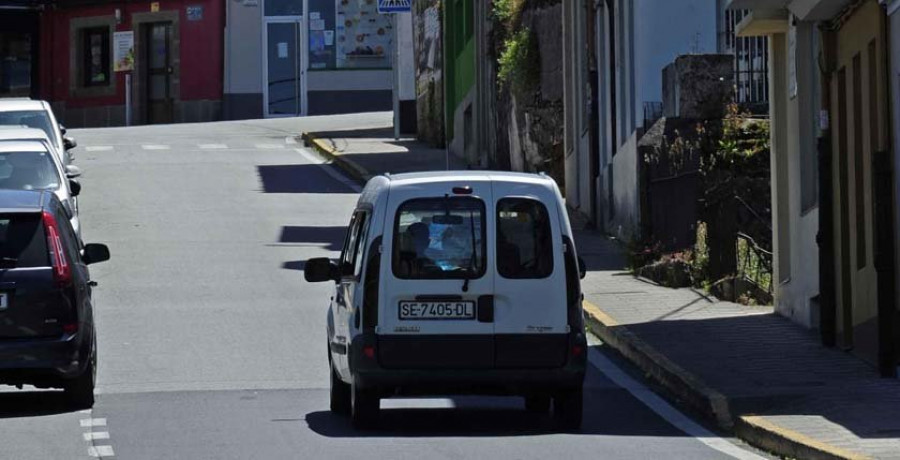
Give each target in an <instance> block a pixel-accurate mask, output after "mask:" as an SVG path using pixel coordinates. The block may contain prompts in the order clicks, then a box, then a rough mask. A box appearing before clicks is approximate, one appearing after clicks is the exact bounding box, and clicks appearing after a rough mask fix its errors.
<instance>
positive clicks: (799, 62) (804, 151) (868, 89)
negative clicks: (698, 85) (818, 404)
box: [731, 0, 900, 375]
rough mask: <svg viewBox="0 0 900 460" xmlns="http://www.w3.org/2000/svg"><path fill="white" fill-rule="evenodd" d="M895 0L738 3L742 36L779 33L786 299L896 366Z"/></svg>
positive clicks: (778, 180) (777, 212) (835, 340)
mask: <svg viewBox="0 0 900 460" xmlns="http://www.w3.org/2000/svg"><path fill="white" fill-rule="evenodd" d="M885 3H886V2H879V1H878V0H846V1H813V0H809V1H801V0H793V1H770V2H759V1H745V0H733V1H732V3H731V7H732V8H751V9H752V12H751V13H750V15H748V16H747V17H746V18H745V19H744V20H743V21H742V23H741V25H740V26H739V28H740V30H741V33H742V34H743V35H746V36H757V35H766V36H768V37H769V68H770V72H769V86H770V116H771V120H772V134H771V135H772V140H771V144H772V157H771V158H772V160H771V161H772V190H773V193H772V206H773V216H774V218H773V230H774V231H773V233H774V235H773V237H774V240H775V244H774V248H775V267H774V268H775V279H776V280H777V281H778V284H777V288H776V293H775V298H776V308H777V309H778V311H779V312H780V313H782V314H784V315H785V316H788V317H791V318H793V319H795V320H796V321H798V322H800V323H802V324H805V325H807V326H810V327H815V328H818V329H819V330H820V331H821V334H822V338H823V341H824V342H825V343H826V344H835V345H838V346H840V347H842V348H845V349H848V350H853V352H854V353H855V354H857V355H859V356H860V357H862V358H863V359H866V360H868V361H870V362H872V363H873V364H877V365H878V366H879V368H881V370H882V373H884V374H885V375H891V374H896V365H897V353H896V350H897V349H898V347H897V344H898V343H900V327H898V326H900V325H898V317H900V315H898V313H897V303H896V298H897V292H896V284H897V283H896V275H895V274H896V273H897V271H896V260H897V258H896V257H894V256H895V255H896V248H895V246H896V245H895V243H894V242H895V241H896V233H895V232H894V230H893V229H892V228H891V227H894V225H895V223H896V222H897V220H896V219H897V217H896V214H897V212H896V201H895V194H896V188H895V187H896V185H894V184H895V183H896V181H895V180H894V179H893V177H892V174H891V170H892V169H895V168H896V164H894V165H893V168H892V167H891V166H892V163H895V162H896V159H895V156H894V155H895V154H891V150H892V149H895V147H894V146H892V145H891V138H892V135H891V125H890V123H889V120H890V116H889V113H890V102H889V101H890V100H891V99H890V97H889V96H890V93H891V92H892V91H890V87H889V84H888V81H889V76H890V75H894V74H893V73H889V71H888V70H887V69H888V65H889V59H888V56H889V49H890V47H889V35H888V27H887V22H888V21H887V18H888V16H887V13H886V4H885ZM895 46H896V45H895ZM891 190H894V193H891ZM815 241H818V247H817V246H816V245H815V244H814V243H813V242H815Z"/></svg>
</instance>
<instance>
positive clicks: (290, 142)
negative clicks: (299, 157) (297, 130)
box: [284, 136, 297, 145]
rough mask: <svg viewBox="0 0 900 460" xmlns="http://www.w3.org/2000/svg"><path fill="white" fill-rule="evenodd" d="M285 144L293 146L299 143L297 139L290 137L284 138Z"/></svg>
mask: <svg viewBox="0 0 900 460" xmlns="http://www.w3.org/2000/svg"><path fill="white" fill-rule="evenodd" d="M284 143H285V144H288V145H293V144H296V143H297V139H296V138H294V136H288V137H285V138H284Z"/></svg>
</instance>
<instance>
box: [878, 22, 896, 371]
mask: <svg viewBox="0 0 900 460" xmlns="http://www.w3.org/2000/svg"><path fill="white" fill-rule="evenodd" d="M881 8H882V10H881V14H879V19H880V20H881V24H880V25H881V27H880V29H881V30H882V31H883V34H884V35H883V36H884V38H885V40H884V42H885V43H886V46H883V47H882V49H883V50H884V51H883V55H882V62H883V68H884V69H885V71H884V73H883V74H882V77H883V78H885V79H886V80H885V82H887V85H886V86H887V91H888V97H887V98H885V99H884V100H886V101H890V100H891V98H890V96H891V90H890V87H891V84H890V81H891V73H890V70H888V69H889V65H890V57H889V56H890V54H889V51H888V48H889V47H890V45H889V43H890V29H889V25H888V21H887V10H886V9H884V8H885V5H881ZM888 107H889V108H890V103H888ZM887 112H888V120H887V122H888V126H893V125H891V124H890V122H891V115H890V112H891V111H890V110H888V111H887ZM888 132H889V133H890V132H891V129H888ZM875 141H876V139H873V140H872V142H875ZM887 142H888V145H887V146H885V149H884V150H883V151H880V152H874V155H873V159H872V163H873V164H872V168H873V169H872V171H873V172H874V174H873V175H874V176H875V177H874V181H875V183H874V184H873V187H874V189H873V193H874V195H873V196H874V197H875V203H874V208H875V209H874V211H875V212H874V214H875V272H876V276H877V283H876V284H877V296H878V370H879V373H880V374H881V376H882V377H886V378H896V377H897V351H896V350H895V345H896V344H895V340H896V339H895V334H897V333H898V331H897V330H896V328H897V310H896V280H895V278H894V273H895V272H894V254H895V253H894V251H895V247H894V207H895V203H894V200H893V197H894V194H893V189H894V187H893V185H894V177H893V176H894V174H893V168H892V166H893V164H892V163H893V161H892V158H891V150H892V149H891V147H890V146H891V145H892V144H891V142H892V139H891V135H890V134H889V135H888V136H887Z"/></svg>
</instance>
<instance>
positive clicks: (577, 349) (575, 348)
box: [572, 343, 584, 356]
mask: <svg viewBox="0 0 900 460" xmlns="http://www.w3.org/2000/svg"><path fill="white" fill-rule="evenodd" d="M583 353H584V347H582V346H581V344H577V343H576V344H575V345H572V356H581V355H582V354H583Z"/></svg>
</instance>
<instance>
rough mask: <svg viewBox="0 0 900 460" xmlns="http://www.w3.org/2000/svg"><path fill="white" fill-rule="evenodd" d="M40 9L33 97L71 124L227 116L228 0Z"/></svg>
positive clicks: (68, 3) (69, 1) (75, 2)
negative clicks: (224, 110) (223, 110)
mask: <svg viewBox="0 0 900 460" xmlns="http://www.w3.org/2000/svg"><path fill="white" fill-rule="evenodd" d="M37 14H38V15H39V31H38V38H37V40H36V41H37V47H38V50H39V51H38V53H37V55H38V59H37V61H38V62H36V63H34V64H35V65H34V67H33V68H34V69H35V70H36V72H37V78H36V79H35V80H36V88H34V90H33V91H32V96H33V97H39V98H41V99H46V100H48V101H50V102H51V104H52V105H53V107H54V111H55V112H56V113H57V116H58V117H59V118H60V119H61V120H63V123H65V124H66V125H67V126H68V127H96V126H122V125H125V124H126V123H127V122H130V123H131V124H153V123H173V122H174V123H178V122H201V121H211V120H218V119H221V101H222V78H223V77H222V76H223V31H224V19H225V18H224V14H225V11H224V3H223V0H161V1H158V2H150V1H122V0H120V1H99V0H93V1H92V0H87V1H85V0H56V1H52V2H49V3H45V4H44V5H41V6H40V7H39V9H38V12H37Z"/></svg>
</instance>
